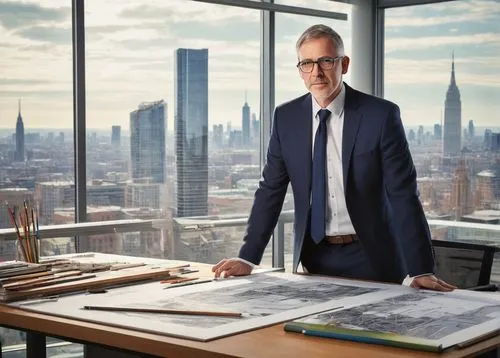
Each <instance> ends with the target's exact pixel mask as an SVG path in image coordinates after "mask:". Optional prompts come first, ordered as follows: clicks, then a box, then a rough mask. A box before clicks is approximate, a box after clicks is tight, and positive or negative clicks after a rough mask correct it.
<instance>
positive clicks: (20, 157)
mask: <svg viewBox="0 0 500 358" xmlns="http://www.w3.org/2000/svg"><path fill="white" fill-rule="evenodd" d="M15 159H16V162H24V123H23V117H22V116H21V100H19V113H18V115H17V122H16V154H15Z"/></svg>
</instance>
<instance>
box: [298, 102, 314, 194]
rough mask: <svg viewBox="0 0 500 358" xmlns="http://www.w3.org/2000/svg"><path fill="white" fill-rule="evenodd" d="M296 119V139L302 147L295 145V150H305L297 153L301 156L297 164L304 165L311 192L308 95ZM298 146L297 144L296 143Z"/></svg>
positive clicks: (310, 104)
mask: <svg viewBox="0 0 500 358" xmlns="http://www.w3.org/2000/svg"><path fill="white" fill-rule="evenodd" d="M296 118H297V119H298V128H297V129H298V132H297V133H298V134H299V136H298V138H300V140H301V141H303V142H302V143H301V144H302V145H297V148H302V146H305V150H300V151H297V152H296V153H297V155H299V156H303V157H301V158H297V163H305V167H304V169H305V174H306V182H305V185H306V188H307V190H309V193H310V192H311V166H312V99H311V95H308V96H306V97H305V98H304V100H303V101H302V102H301V104H300V107H299V110H298V113H297V117H296ZM297 144H299V142H298V143H297Z"/></svg>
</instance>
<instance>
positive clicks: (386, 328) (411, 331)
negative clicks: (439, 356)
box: [293, 291, 500, 348]
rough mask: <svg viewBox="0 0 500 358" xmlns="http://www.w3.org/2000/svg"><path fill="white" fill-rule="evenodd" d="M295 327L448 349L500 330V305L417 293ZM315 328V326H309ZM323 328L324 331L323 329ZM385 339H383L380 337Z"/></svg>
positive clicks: (300, 321) (307, 319) (315, 318)
mask: <svg viewBox="0 0 500 358" xmlns="http://www.w3.org/2000/svg"><path fill="white" fill-rule="evenodd" d="M293 324H298V325H299V326H300V325H301V324H305V325H304V328H306V326H307V327H308V328H313V327H314V328H313V329H319V330H322V329H324V330H325V331H328V332H334V331H335V330H336V329H339V330H342V329H348V330H360V331H364V332H371V333H382V334H384V333H389V335H385V336H383V337H385V338H386V339H387V340H391V339H392V338H393V337H394V336H396V337H398V336H399V337H398V339H399V338H400V337H401V336H405V337H408V338H409V339H411V338H418V339H423V340H428V341H435V342H437V343H438V345H440V346H442V347H444V348H446V347H448V346H451V345H453V344H458V343H460V342H463V341H465V340H468V339H470V338H474V337H478V336H481V335H484V334H487V333H488V332H495V331H496V330H499V329H500V301H496V300H488V299H484V298H483V297H480V296H477V297H471V296H467V297H462V296H460V295H457V294H455V295H453V294H443V293H438V292H429V291H414V292H411V293H407V294H402V295H400V296H395V297H390V298H386V299H383V300H379V301H377V302H372V303H367V304H361V305H357V306H353V307H349V308H344V309H341V310H336V311H334V312H322V313H319V314H316V315H313V316H309V317H305V318H302V319H298V320H296V321H294V322H293ZM308 325H314V326H308ZM322 326H323V327H322ZM379 337H382V336H379Z"/></svg>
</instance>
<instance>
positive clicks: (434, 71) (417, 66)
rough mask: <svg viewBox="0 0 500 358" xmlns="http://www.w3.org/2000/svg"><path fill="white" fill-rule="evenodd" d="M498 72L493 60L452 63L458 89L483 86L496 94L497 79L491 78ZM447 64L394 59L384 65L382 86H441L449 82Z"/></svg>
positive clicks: (499, 66) (498, 64) (499, 65)
mask: <svg viewBox="0 0 500 358" xmlns="http://www.w3.org/2000/svg"><path fill="white" fill-rule="evenodd" d="M499 69H500V60H498V58H496V57H477V58H475V57H472V58H467V59H458V60H455V76H456V81H457V84H458V86H459V88H460V87H461V86H462V87H464V86H475V87H477V86H483V87H490V88H492V89H495V91H498V94H499V95H500V78H498V76H492V75H491V74H492V73H497V72H498V71H499ZM450 73H451V61H450V59H442V60H421V59H394V58H392V59H391V58H388V59H387V60H386V63H385V82H386V83H385V84H386V85H387V86H393V85H408V86H412V85H442V86H443V88H445V87H447V86H448V84H449V82H450Z"/></svg>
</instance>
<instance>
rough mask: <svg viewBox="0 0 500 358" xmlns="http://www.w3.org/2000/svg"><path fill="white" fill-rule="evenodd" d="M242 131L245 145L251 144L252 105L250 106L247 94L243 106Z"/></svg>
mask: <svg viewBox="0 0 500 358" xmlns="http://www.w3.org/2000/svg"><path fill="white" fill-rule="evenodd" d="M241 131H242V142H243V146H244V147H248V146H249V145H250V106H248V103H247V98H246V94H245V104H244V105H243V107H242V108H241Z"/></svg>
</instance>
